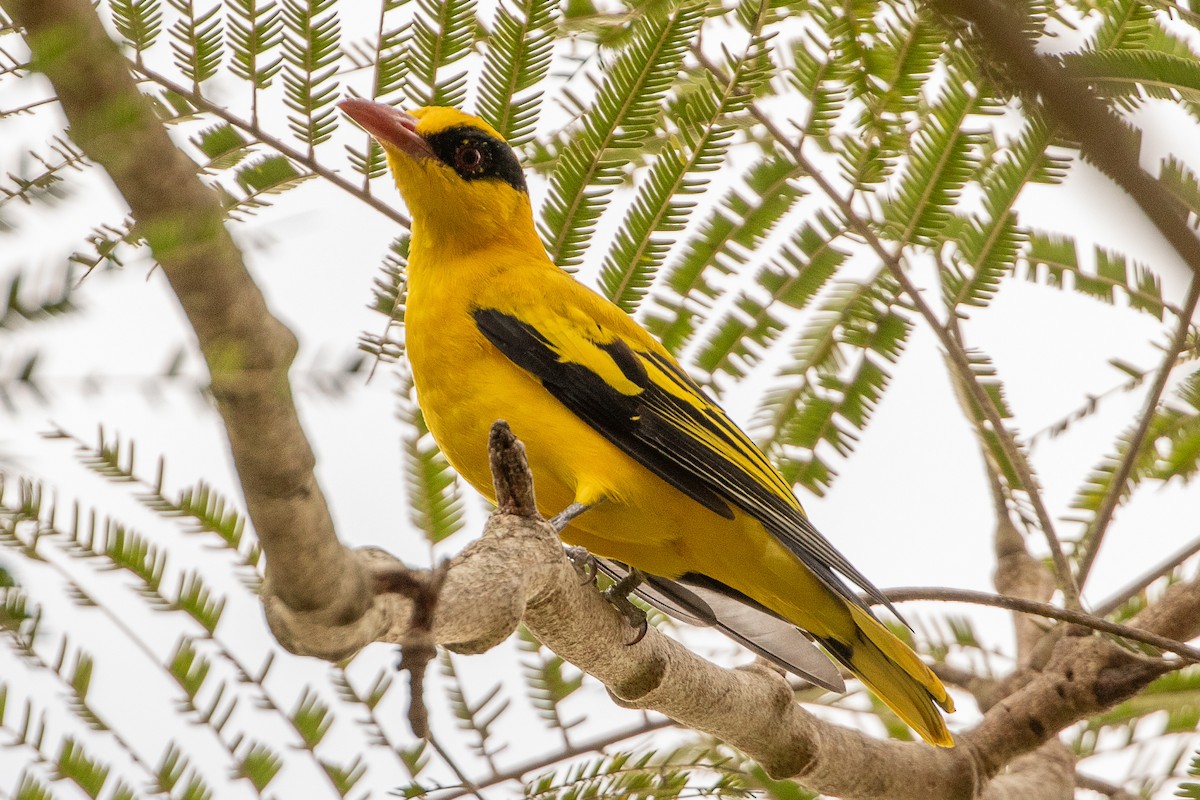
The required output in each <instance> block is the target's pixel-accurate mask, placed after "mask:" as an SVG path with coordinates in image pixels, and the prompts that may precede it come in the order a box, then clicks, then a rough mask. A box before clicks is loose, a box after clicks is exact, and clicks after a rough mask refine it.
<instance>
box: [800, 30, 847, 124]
mask: <svg viewBox="0 0 1200 800" xmlns="http://www.w3.org/2000/svg"><path fill="white" fill-rule="evenodd" d="M792 64H793V66H792V69H791V72H790V73H789V76H788V77H789V78H790V80H791V83H792V85H793V86H794V87H795V88H796V89H798V90H799V92H800V95H801V96H802V97H803V98H804V100H805V101H807V103H808V117H807V120H806V122H805V123H804V124H803V125H802V126H801V128H800V129H801V130H803V131H804V136H805V137H806V138H810V139H813V140H815V141H817V142H820V143H821V144H822V145H823V146H825V147H829V145H830V141H829V137H830V134H831V133H832V132H833V126H834V124H835V123H836V122H837V119H838V117H839V116H840V115H841V114H842V111H843V108H844V107H845V104H846V98H847V97H848V96H849V89H848V87H847V86H846V83H845V79H844V76H843V75H842V74H841V72H840V69H839V67H840V65H839V64H838V62H837V60H836V59H834V58H833V57H832V56H831V55H830V54H829V52H828V50H827V49H825V48H824V46H823V43H822V42H821V41H819V40H818V39H817V38H816V37H815V35H814V34H813V33H812V32H808V33H807V35H806V36H805V37H804V38H802V39H799V40H797V42H796V44H795V45H794V46H793V48H792Z"/></svg>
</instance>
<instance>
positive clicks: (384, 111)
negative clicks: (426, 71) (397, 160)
mask: <svg viewBox="0 0 1200 800" xmlns="http://www.w3.org/2000/svg"><path fill="white" fill-rule="evenodd" d="M338 107H339V108H341V109H342V111H344V112H345V113H346V116H348V117H350V119H352V120H354V121H355V122H357V123H358V124H359V126H360V127H362V129H363V130H365V131H366V132H367V133H369V134H371V135H372V136H374V137H375V139H376V140H378V141H379V143H380V144H383V145H391V146H392V147H393V148H394V149H396V150H399V151H400V152H401V153H404V154H405V155H407V156H409V157H411V158H413V159H417V160H421V159H426V158H432V157H433V151H432V150H430V149H429V145H428V144H426V142H425V140H424V139H422V138H421V136H420V134H418V133H417V118H416V117H414V116H413V115H411V114H406V113H405V112H403V111H401V110H400V109H398V108H393V107H392V106H389V105H386V104H384V103H375V102H372V101H370V100H362V99H360V98H357V97H352V98H349V99H346V100H343V101H341V102H340V103H338Z"/></svg>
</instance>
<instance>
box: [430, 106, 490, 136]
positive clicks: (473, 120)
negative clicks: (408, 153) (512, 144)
mask: <svg viewBox="0 0 1200 800" xmlns="http://www.w3.org/2000/svg"><path fill="white" fill-rule="evenodd" d="M409 113H410V114H412V115H413V116H414V117H416V118H417V119H418V120H420V122H419V123H418V124H417V133H419V134H421V135H422V136H432V135H433V134H435V133H440V132H442V131H444V130H448V129H450V128H458V127H467V128H478V129H479V130H481V131H483V132H484V133H486V134H487V135H489V136H494V137H496V138H497V139H499V140H500V141H502V142H503V141H504V137H503V136H501V135H500V134H499V132H498V131H497V130H496V129H495V128H493V127H492V126H491V125H489V124H487V123H486V122H484V121H483V120H482V119H480V118H479V117H476V116H474V115H472V114H467V113H464V112H462V111H459V110H458V109H457V108H451V107H450V106H426V107H425V108H418V109H417V110H416V111H410V112H409Z"/></svg>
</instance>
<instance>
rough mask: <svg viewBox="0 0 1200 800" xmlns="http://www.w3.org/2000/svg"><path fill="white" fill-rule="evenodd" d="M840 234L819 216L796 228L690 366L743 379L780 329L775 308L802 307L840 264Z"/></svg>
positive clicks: (842, 257)
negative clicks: (784, 306) (752, 289)
mask: <svg viewBox="0 0 1200 800" xmlns="http://www.w3.org/2000/svg"><path fill="white" fill-rule="evenodd" d="M842 233H844V231H843V229H842V228H841V227H840V226H838V225H836V224H835V223H834V222H833V221H832V220H830V219H829V218H828V217H827V216H825V215H824V214H821V213H818V214H817V215H816V216H815V218H814V220H813V221H812V222H808V223H805V224H804V225H803V226H801V228H800V230H799V231H797V233H796V234H795V235H794V236H793V237H792V239H791V241H790V242H789V243H788V244H787V245H786V246H785V247H784V248H783V249H782V251H781V252H780V254H779V255H778V256H777V257H776V258H775V259H773V260H772V261H771V263H769V264H768V265H767V266H766V267H764V268H763V269H762V270H761V271H760V272H759V274H758V275H757V276H756V278H755V281H756V283H757V284H758V286H757V287H756V289H755V290H754V291H747V292H743V293H742V294H741V296H740V297H739V298H738V300H737V301H736V302H735V303H734V307H735V310H733V311H730V312H728V313H726V314H725V316H724V317H723V318H722V319H721V321H720V322H718V323H717V326H716V330H715V331H714V332H713V334H712V335H711V336H710V337H709V339H708V341H707V342H705V345H704V347H703V348H701V350H700V352H699V353H698V354H697V356H696V366H697V367H699V368H700V369H701V370H703V371H704V372H707V373H709V374H710V375H711V374H713V373H714V372H717V371H718V370H719V371H722V372H727V373H729V374H730V375H733V376H735V377H742V376H744V375H745V374H746V371H747V369H749V368H750V367H752V366H753V365H754V364H755V363H757V361H758V358H759V356H760V354H761V352H762V350H763V349H765V348H766V347H767V346H768V345H770V344H771V343H772V342H773V341H775V339H776V338H777V337H778V336H779V333H780V332H781V331H782V330H783V329H784V321H783V320H781V319H780V318H779V317H778V316H777V314H776V313H773V307H774V306H775V304H776V303H782V304H784V305H787V306H790V307H792V308H803V307H804V306H806V305H808V303H809V301H811V300H812V299H813V297H815V296H816V294H817V293H818V292H819V291H820V290H821V288H822V287H823V286H824V285H825V283H826V282H827V281H828V280H829V279H830V278H832V277H833V276H834V274H836V272H837V270H838V268H839V267H840V266H841V265H842V263H843V262H844V261H845V260H846V258H847V257H848V255H849V253H847V252H846V251H845V250H841V249H839V248H838V247H836V246H835V245H834V242H835V241H836V240H837V238H838V237H840V236H841V235H842Z"/></svg>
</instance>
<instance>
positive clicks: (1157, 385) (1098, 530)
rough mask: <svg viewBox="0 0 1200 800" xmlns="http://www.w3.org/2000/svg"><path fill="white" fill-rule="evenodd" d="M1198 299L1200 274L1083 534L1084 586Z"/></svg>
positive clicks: (1081, 579) (1081, 566)
mask: <svg viewBox="0 0 1200 800" xmlns="http://www.w3.org/2000/svg"><path fill="white" fill-rule="evenodd" d="M1197 302H1200V276H1195V275H1194V276H1192V280H1191V285H1190V286H1189V287H1188V295H1187V300H1186V301H1184V304H1183V315H1182V316H1180V318H1179V325H1178V327H1177V328H1176V329H1175V335H1174V336H1172V337H1171V342H1170V344H1168V345H1167V348H1166V353H1165V354H1164V356H1163V361H1162V364H1161V365H1160V366H1159V368H1158V370H1157V371H1156V372H1155V375H1154V383H1153V384H1151V386H1150V390H1149V391H1148V392H1147V393H1146V402H1145V405H1143V406H1142V410H1141V413H1140V414H1139V415H1138V422H1137V428H1135V429H1134V432H1133V436H1131V437H1130V439H1129V443H1128V447H1127V449H1126V451H1125V456H1124V458H1122V459H1121V462H1120V464H1119V465H1118V466H1117V471H1116V473H1115V474H1114V475H1113V477H1112V481H1111V482H1110V483H1109V485H1108V490H1107V491H1106V492H1105V493H1104V499H1103V500H1101V502H1100V507H1099V508H1098V509H1096V515H1095V516H1094V517H1093V518H1092V524H1091V526H1090V529H1089V530H1088V531H1087V532H1086V533H1085V534H1084V537H1083V543H1084V546H1083V555H1082V556H1081V557H1080V559H1079V584H1080V585H1081V586H1082V585H1083V584H1084V582H1085V581H1087V578H1088V573H1090V572H1091V570H1092V565H1093V564H1095V563H1096V556H1097V555H1098V554H1099V553H1100V545H1101V544H1102V543H1103V541H1104V534H1105V533H1106V532H1107V531H1108V526H1109V525H1110V524H1111V523H1112V519H1113V514H1114V512H1116V510H1117V506H1118V505H1119V504H1120V502H1121V498H1122V497H1124V495H1125V484H1126V483H1128V481H1129V476H1130V475H1131V474H1132V473H1133V465H1134V464H1135V463H1136V462H1137V459H1138V455H1139V454H1140V453H1141V451H1142V448H1143V447H1144V446H1145V445H1146V437H1147V436H1148V435H1149V433H1150V424H1151V423H1152V422H1153V421H1154V412H1155V411H1157V410H1158V404H1159V403H1160V402H1162V397H1163V393H1164V392H1165V391H1166V388H1167V382H1168V381H1169V380H1170V378H1171V372H1172V371H1173V370H1174V368H1175V363H1176V360H1177V359H1178V358H1179V354H1180V353H1181V352H1183V349H1184V347H1186V346H1187V337H1188V330H1189V329H1190V328H1191V325H1192V317H1193V316H1194V315H1195V313H1196V304H1197Z"/></svg>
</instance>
